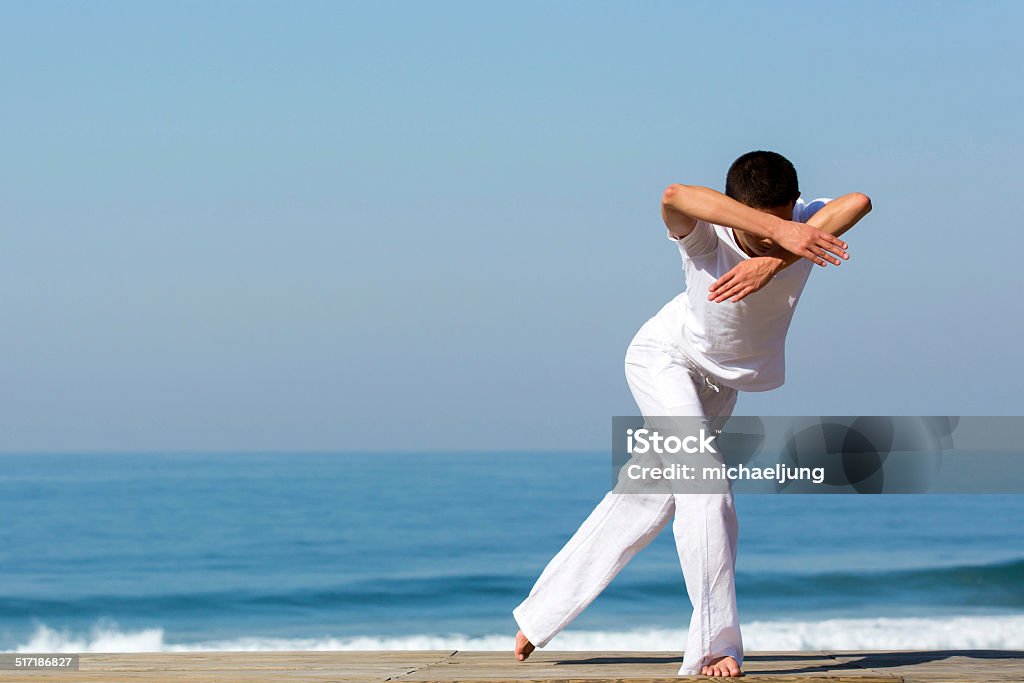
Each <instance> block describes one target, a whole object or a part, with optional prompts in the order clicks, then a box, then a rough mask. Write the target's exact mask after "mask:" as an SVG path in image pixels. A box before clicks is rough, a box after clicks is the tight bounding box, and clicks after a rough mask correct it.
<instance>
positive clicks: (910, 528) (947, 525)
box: [0, 452, 1024, 652]
mask: <svg viewBox="0 0 1024 683" xmlns="http://www.w3.org/2000/svg"><path fill="white" fill-rule="evenodd" d="M610 483H611V462H610V456H609V455H608V454H607V453H537V452H530V453H455V454H439V453H372V454H371V453H365V454H355V453H351V454H309V453H305V454H289V453H280V454H245V453H238V454H196V453H190V454H151V453H150V454H93V453H91V454H80V455H72V454H60V455H56V454H24V455H3V456H0V650H3V651H35V652H43V651H51V652H55V651H65V652H102V651H121V652H130V651H156V650H168V651H173V650H279V649H310V650H335V649H337V650H343V649H419V648H431V649H434V648H454V649H488V650H492V649H499V650H501V649H510V648H511V646H512V639H513V635H514V634H515V631H516V625H515V622H514V620H513V619H512V616H511V610H512V608H513V607H515V606H516V605H517V604H518V603H519V601H520V600H522V599H523V598H524V597H525V596H526V594H527V593H528V592H529V590H530V587H531V586H532V584H533V582H534V580H535V579H536V578H537V576H538V575H539V574H540V572H541V570H542V569H543V568H544V565H545V564H546V563H547V561H548V560H549V559H550V558H551V557H552V555H554V553H555V552H557V550H558V549H559V548H560V547H561V546H562V544H563V543H564V542H565V541H566V540H567V539H568V538H569V536H570V535H571V534H572V533H573V531H575V529H576V528H577V526H578V525H579V524H580V522H581V521H583V519H584V518H585V517H586V516H587V514H589V512H590V510H591V509H592V508H593V506H594V505H595V504H596V503H597V502H598V501H599V500H600V499H601V497H602V496H603V495H604V494H605V492H606V491H607V490H608V488H609V486H610ZM737 508H738V510H739V516H740V551H739V560H738V575H737V589H738V596H739V598H738V599H739V605H740V613H741V617H742V620H743V627H744V641H745V644H746V647H747V649H748V650H754V649H758V650H764V649H821V648H868V649H874V648H886V649H892V648H927V649H935V648H1012V649H1024V496H1009V495H987V496H984V495H976V496H954V495H902V496H900V495H885V496H857V495H833V496H829V495H775V496H773V495H740V496H737ZM689 615H690V606H689V602H688V601H687V598H686V592H685V588H684V584H683V580H682V574H681V571H680V569H679V565H678V562H677V559H676V555H675V548H674V545H673V542H672V537H671V533H670V531H669V530H666V531H664V532H663V533H662V535H661V536H659V537H658V538H657V539H656V540H655V542H654V543H652V544H651V545H650V546H649V547H648V548H646V549H645V550H644V551H642V552H641V553H640V554H639V555H638V556H637V557H636V558H635V559H634V560H633V562H632V563H631V564H630V565H629V566H627V567H626V568H625V570H623V572H622V573H621V574H620V575H619V576H618V577H617V578H616V579H615V581H614V582H613V583H612V585H611V586H610V587H609V588H608V590H607V591H606V592H605V593H604V594H602V595H601V596H600V597H598V599H597V600H596V601H595V602H594V604H593V605H591V607H590V608H589V609H588V610H587V611H586V612H584V613H583V614H582V615H581V616H580V617H579V618H578V619H577V620H576V621H575V622H573V624H572V625H571V626H570V627H569V628H568V629H567V630H566V631H564V632H563V633H562V634H560V635H559V636H558V637H557V638H556V639H555V640H554V641H553V642H552V643H551V645H549V648H551V649H584V650H603V649H651V650H676V651H678V650H681V649H682V646H683V643H684V639H685V630H686V626H687V623H688V620H689Z"/></svg>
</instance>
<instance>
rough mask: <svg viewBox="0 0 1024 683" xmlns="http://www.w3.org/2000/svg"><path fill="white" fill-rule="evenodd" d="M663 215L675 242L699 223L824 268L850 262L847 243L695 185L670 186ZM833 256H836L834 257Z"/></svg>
mask: <svg viewBox="0 0 1024 683" xmlns="http://www.w3.org/2000/svg"><path fill="white" fill-rule="evenodd" d="M661 215H662V218H663V219H664V221H665V226H666V227H668V229H669V232H670V233H672V236H673V237H675V238H677V239H678V238H682V237H686V236H687V235H689V234H690V232H691V231H692V230H693V228H694V227H695V226H696V225H697V221H698V220H701V221H705V222H707V223H715V224H718V225H724V226H727V227H730V228H733V229H735V230H743V231H745V232H749V233H750V234H752V235H756V236H758V237H767V238H769V239H772V240H774V241H775V242H777V243H778V244H780V245H781V246H782V248H783V249H785V250H786V251H788V252H790V253H792V254H796V255H797V256H800V257H803V258H806V259H808V260H809V261H811V262H813V263H816V264H818V265H819V266H824V265H825V262H826V261H827V262H828V263H831V264H833V265H839V259H837V258H836V257H837V256H838V257H839V258H842V259H846V258H848V256H847V254H846V251H845V249H846V243H845V242H843V241H842V240H840V239H839V238H838V237H836V236H834V235H830V234H829V233H827V232H825V231H823V230H819V229H818V228H816V227H814V226H813V225H808V224H807V223H796V222H794V221H787V220H783V219H781V218H779V217H777V216H773V215H772V214H770V213H766V212H764V211H758V210H757V209H752V208H750V207H749V206H746V205H745V204H741V203H740V202H738V201H736V200H735V199H732V198H730V197H727V196H725V195H724V194H722V193H721V192H716V191H715V190H712V189H711V188H708V187H699V186H696V185H680V184H673V185H669V186H668V188H667V189H666V190H665V192H664V194H662V197H661ZM833 254H834V255H833Z"/></svg>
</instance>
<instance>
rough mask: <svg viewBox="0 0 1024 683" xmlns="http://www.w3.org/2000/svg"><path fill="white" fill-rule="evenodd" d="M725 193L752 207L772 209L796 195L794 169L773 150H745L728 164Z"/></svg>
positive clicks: (784, 203)
mask: <svg viewBox="0 0 1024 683" xmlns="http://www.w3.org/2000/svg"><path fill="white" fill-rule="evenodd" d="M725 194H726V195H727V196H729V197H732V198H733V199H735V200H736V201H738V202H740V203H741V204H746V205H747V206H750V207H753V208H755V209H772V208H775V207H777V206H785V205H787V204H789V203H790V202H795V201H796V199H797V197H799V196H800V184H799V183H798V182H797V178H796V169H795V168H794V167H793V164H791V163H790V162H789V159H787V158H786V157H784V156H782V155H781V154H776V153H775V152H763V151H758V152H747V153H746V154H744V155H743V156H741V157H740V158H739V159H737V160H736V161H734V162H732V166H730V167H729V173H728V175H726V177H725Z"/></svg>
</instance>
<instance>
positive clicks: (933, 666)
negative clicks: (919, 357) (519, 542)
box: [0, 650, 1024, 683]
mask: <svg viewBox="0 0 1024 683" xmlns="http://www.w3.org/2000/svg"><path fill="white" fill-rule="evenodd" d="M680 661H681V657H680V655H679V654H677V653H670V652H558V651H544V650H541V651H537V652H535V653H534V654H533V656H531V657H530V659H529V660H527V661H526V662H518V661H516V660H515V659H514V658H513V656H512V654H511V653H510V652H456V651H451V650H424V651H362V652H351V651H346V652H148V653H146V652H144V653H130V654H82V655H81V656H80V670H79V671H63V672H61V671H41V670H34V671H25V670H21V671H12V670H9V669H8V670H0V683H8V682H11V681H18V682H19V683H22V682H35V681H38V682H39V683H69V682H72V681H74V682H75V683H90V682H97V683H100V682H102V683H164V682H171V681H173V682H175V683H271V682H274V681H277V682H280V683H301V682H304V681H305V682H309V683H321V682H324V683H326V682H327V681H338V682H344V683H349V682H357V681H358V682H359V683H384V682H385V681H388V682H392V681H393V682H397V683H402V682H415V683H431V682H436V683H470V682H480V683H513V682H515V683H671V682H673V681H680V680H685V679H682V678H680V677H678V676H676V671H678V670H679V664H680ZM744 671H745V672H746V676H745V678H744V680H745V681H747V683H759V682H767V681H771V682H772V683H808V682H809V681H828V682H830V683H899V682H902V681H906V682H907V683H923V682H925V681H929V682H930V681H936V682H939V683H951V682H953V681H958V682H960V683H975V682H977V683H981V682H983V681H995V682H999V683H1003V682H1010V681H1017V682H1019V683H1024V652H1017V651H997V650H942V651H927V652H926V651H919V652H839V651H836V652H753V653H748V654H747V656H746V659H745V661H744ZM696 678H697V679H700V678H704V677H696Z"/></svg>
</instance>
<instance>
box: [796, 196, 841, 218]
mask: <svg viewBox="0 0 1024 683" xmlns="http://www.w3.org/2000/svg"><path fill="white" fill-rule="evenodd" d="M830 201H832V200H831V199H830V198H828V197H819V198H817V199H814V200H812V201H809V202H808V201H805V200H804V198H803V197H798V198H797V200H796V203H795V204H794V205H793V220H794V221H796V222H797V223H806V222H807V221H808V220H810V218H811V216H813V215H814V214H816V213H818V211H819V210H820V209H821V207H823V206H825V205H826V204H828V203H829V202H830Z"/></svg>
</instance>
